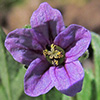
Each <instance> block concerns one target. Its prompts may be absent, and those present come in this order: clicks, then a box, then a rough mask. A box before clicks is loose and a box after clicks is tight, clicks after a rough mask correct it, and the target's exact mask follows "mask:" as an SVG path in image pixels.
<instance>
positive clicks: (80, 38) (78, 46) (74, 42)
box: [54, 24, 91, 62]
mask: <svg viewBox="0 0 100 100" xmlns="http://www.w3.org/2000/svg"><path fill="white" fill-rule="evenodd" d="M90 41H91V34H90V32H89V30H87V29H86V28H84V27H82V26H80V25H76V24H72V25H70V26H69V27H67V28H66V29H65V30H64V31H62V32H61V33H60V34H58V36H57V37H56V38H55V40H54V44H56V45H58V46H60V47H62V48H63V49H65V51H66V59H67V62H71V61H73V60H76V59H78V58H79V57H80V56H81V55H82V54H83V53H84V52H85V51H86V50H87V48H88V46H89V44H90Z"/></svg>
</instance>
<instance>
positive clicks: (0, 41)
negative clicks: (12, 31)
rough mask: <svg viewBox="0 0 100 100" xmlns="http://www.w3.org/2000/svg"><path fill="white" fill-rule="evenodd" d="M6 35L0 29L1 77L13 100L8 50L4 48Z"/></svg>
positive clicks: (9, 96)
mask: <svg viewBox="0 0 100 100" xmlns="http://www.w3.org/2000/svg"><path fill="white" fill-rule="evenodd" d="M5 37H6V35H5V33H4V32H3V30H2V29H1V28H0V76H1V81H2V84H3V86H4V89H5V91H6V94H7V97H8V100H11V92H10V82H9V75H8V69H7V62H6V53H5V52H6V49H5V47H4V40H5Z"/></svg>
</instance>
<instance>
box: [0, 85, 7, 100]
mask: <svg viewBox="0 0 100 100" xmlns="http://www.w3.org/2000/svg"><path fill="white" fill-rule="evenodd" d="M0 100H7V96H6V93H5V91H4V88H3V86H0Z"/></svg>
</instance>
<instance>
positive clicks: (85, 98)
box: [77, 70, 95, 100]
mask: <svg viewBox="0 0 100 100" xmlns="http://www.w3.org/2000/svg"><path fill="white" fill-rule="evenodd" d="M91 74H92V72H91ZM91 74H90V73H89V72H88V71H86V70H85V77H84V81H83V88H82V90H81V92H79V93H78V94H77V100H91V96H92V95H93V94H92V81H93V77H91ZM94 92H95V91H94ZM94 100H95V99H94Z"/></svg>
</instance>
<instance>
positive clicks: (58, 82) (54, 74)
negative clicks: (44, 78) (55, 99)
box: [50, 61, 84, 96]
mask: <svg viewBox="0 0 100 100" xmlns="http://www.w3.org/2000/svg"><path fill="white" fill-rule="evenodd" d="M50 76H51V79H52V81H53V82H54V84H55V87H56V88H57V89H58V90H59V91H60V92H62V93H64V94H66V95H68V96H74V95H75V94H76V93H77V92H80V91H81V89H82V83H83V78H84V71H83V68H82V66H81V64H80V62H79V61H75V62H72V63H68V64H65V66H64V67H61V68H58V67H51V68H50Z"/></svg>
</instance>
